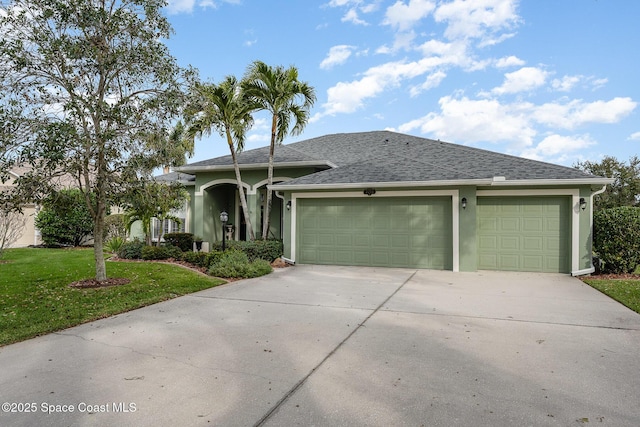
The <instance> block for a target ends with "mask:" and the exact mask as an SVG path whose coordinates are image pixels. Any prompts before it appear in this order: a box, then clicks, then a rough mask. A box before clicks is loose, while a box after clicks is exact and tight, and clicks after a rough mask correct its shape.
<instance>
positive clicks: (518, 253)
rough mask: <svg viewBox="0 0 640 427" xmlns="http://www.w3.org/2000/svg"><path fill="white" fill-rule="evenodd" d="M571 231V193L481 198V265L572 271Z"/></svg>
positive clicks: (516, 269)
mask: <svg viewBox="0 0 640 427" xmlns="http://www.w3.org/2000/svg"><path fill="white" fill-rule="evenodd" d="M570 230H571V202H570V198H569V197H568V196H567V197H562V196H557V197H554V196H551V197H537V196H536V197H533V196H532V197H479V198H478V207H477V231H478V268H479V269H488V270H514V271H542V272H563V273H566V272H569V270H570V256H571V253H570V251H571V238H570Z"/></svg>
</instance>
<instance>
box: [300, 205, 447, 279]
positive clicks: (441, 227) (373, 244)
mask: <svg viewBox="0 0 640 427" xmlns="http://www.w3.org/2000/svg"><path fill="white" fill-rule="evenodd" d="M296 210H297V223H298V224H299V227H298V230H297V237H296V239H297V240H296V241H297V247H298V249H297V259H298V261H299V262H300V263H339V264H350V265H372V266H373V265H375V266H401V267H421V268H438V269H451V268H452V266H453V262H452V256H453V247H452V219H451V215H452V213H451V197H384V198H383V197H377V198H345V199H339V198H338V199H298V204H297V208H296ZM317 215H328V216H331V218H329V219H325V220H323V221H322V223H321V224H319V222H320V221H318V220H317V219H314V218H313V217H314V216H317ZM331 224H335V225H336V226H335V227H334V228H333V229H331V228H330V227H327V225H331ZM347 224H348V225H349V226H347ZM320 225H322V226H320ZM311 236H314V237H313V238H312V237H311ZM320 236H323V237H320ZM330 236H333V237H332V238H330ZM339 252H340V253H346V252H348V253H349V254H350V255H351V256H350V257H349V259H348V260H346V259H345V258H344V257H340V258H341V259H337V258H338V257H337V256H335V255H337V254H338V253H339ZM328 253H333V254H334V256H333V260H331V257H330V256H328V255H327V254H328ZM320 254H322V256H320Z"/></svg>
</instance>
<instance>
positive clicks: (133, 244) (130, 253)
mask: <svg viewBox="0 0 640 427" xmlns="http://www.w3.org/2000/svg"><path fill="white" fill-rule="evenodd" d="M143 247H144V243H143V242H141V241H140V240H138V239H135V240H132V241H130V242H125V243H123V244H122V245H121V246H120V248H119V249H118V258H122V259H140V258H142V248H143Z"/></svg>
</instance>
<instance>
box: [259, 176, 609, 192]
mask: <svg viewBox="0 0 640 427" xmlns="http://www.w3.org/2000/svg"><path fill="white" fill-rule="evenodd" d="M611 183H613V179H611V178H579V179H520V180H510V181H507V180H494V179H493V178H484V179H460V180H442V181H399V182H358V183H341V184H301V185H286V184H275V185H272V186H270V187H269V188H270V189H271V190H278V191H300V190H348V189H355V188H358V189H359V188H363V187H375V188H396V187H446V186H468V185H471V186H492V187H500V186H577V185H606V184H611Z"/></svg>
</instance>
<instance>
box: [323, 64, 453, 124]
mask: <svg viewBox="0 0 640 427" xmlns="http://www.w3.org/2000/svg"><path fill="white" fill-rule="evenodd" d="M448 60H449V58H440V57H430V58H422V59H420V60H419V61H413V62H407V61H395V62H387V63H385V64H382V65H378V66H376V67H372V68H370V69H368V70H367V71H366V72H365V73H364V77H362V78H361V79H360V80H354V81H351V82H338V83H337V84H336V85H334V86H333V87H331V88H329V89H328V90H327V102H326V103H325V104H324V105H323V108H324V111H323V112H322V113H320V115H317V117H316V119H317V118H319V117H321V116H324V115H332V114H337V113H353V112H355V111H357V110H358V109H360V108H362V107H363V105H364V101H365V100H366V99H368V98H372V97H375V96H377V95H379V94H380V93H381V92H383V91H384V90H386V89H388V88H391V87H396V86H398V85H399V84H400V83H401V82H402V81H404V80H406V79H412V78H415V77H418V76H420V75H423V74H425V73H427V72H429V71H431V70H433V69H435V68H436V67H439V66H441V65H443V64H446V63H447V61H448Z"/></svg>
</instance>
